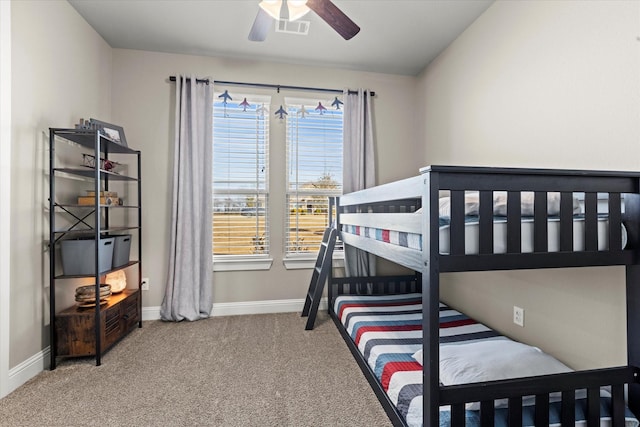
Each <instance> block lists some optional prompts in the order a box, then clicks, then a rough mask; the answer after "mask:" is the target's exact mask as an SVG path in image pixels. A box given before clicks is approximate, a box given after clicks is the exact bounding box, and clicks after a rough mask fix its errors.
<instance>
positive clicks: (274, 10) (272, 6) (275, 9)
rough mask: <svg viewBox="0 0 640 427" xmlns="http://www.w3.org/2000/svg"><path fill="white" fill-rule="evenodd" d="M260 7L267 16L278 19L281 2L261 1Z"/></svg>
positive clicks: (278, 0) (277, 0) (276, 0)
mask: <svg viewBox="0 0 640 427" xmlns="http://www.w3.org/2000/svg"><path fill="white" fill-rule="evenodd" d="M260 7H261V8H262V9H264V11H265V12H267V13H268V14H269V16H271V17H272V18H273V19H280V9H282V0H262V1H261V2H260Z"/></svg>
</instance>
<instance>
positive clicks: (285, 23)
mask: <svg viewBox="0 0 640 427" xmlns="http://www.w3.org/2000/svg"><path fill="white" fill-rule="evenodd" d="M310 24H311V22H309V21H301V20H296V21H289V20H287V19H278V20H277V21H276V32H278V33H287V34H298V35H301V36H306V35H307V34H309V25H310Z"/></svg>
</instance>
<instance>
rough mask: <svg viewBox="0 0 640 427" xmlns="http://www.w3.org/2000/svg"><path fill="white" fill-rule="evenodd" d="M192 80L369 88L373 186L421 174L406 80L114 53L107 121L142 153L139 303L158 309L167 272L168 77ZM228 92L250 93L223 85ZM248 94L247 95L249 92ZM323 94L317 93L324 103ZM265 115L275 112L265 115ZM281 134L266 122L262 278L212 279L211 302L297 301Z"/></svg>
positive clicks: (303, 275) (279, 99)
mask: <svg viewBox="0 0 640 427" xmlns="http://www.w3.org/2000/svg"><path fill="white" fill-rule="evenodd" d="M176 73H189V74H190V73H194V74H195V75H197V76H199V77H204V76H210V77H212V78H213V79H217V80H223V81H239V82H259V83H271V84H282V85H295V86H313V87H326V88H338V89H341V88H344V87H349V88H359V87H364V88H370V89H372V90H375V92H376V98H375V101H374V102H375V104H374V115H375V130H374V132H375V137H376V151H377V156H378V162H377V163H378V165H377V167H378V182H387V181H391V180H394V179H399V178H404V177H408V176H411V175H415V174H416V173H417V171H418V169H419V168H420V167H421V166H422V164H421V162H420V159H421V158H422V157H421V156H415V153H414V148H415V146H416V145H415V144H414V141H415V140H416V135H415V123H414V116H413V108H412V106H413V105H414V103H415V97H414V95H415V94H414V90H415V84H416V79H415V78H414V77H406V76H393V75H384V74H374V73H365V72H354V71H345V70H337V69H330V68H318V67H303V66H295V65H285V64H277V63H266V62H252V61H242V60H235V59H222V58H212V57H200V56H188V55H173V54H164V53H151V52H142V51H134V50H122V49H115V50H114V51H113V92H112V95H113V98H112V102H113V106H114V108H113V120H114V122H115V123H120V124H122V126H124V129H125V130H126V133H127V140H128V143H129V146H130V147H134V148H136V149H140V150H142V153H143V173H142V179H143V206H144V211H143V224H144V230H143V249H144V250H143V252H144V253H143V275H144V276H145V277H149V278H150V279H151V290H150V291H149V292H146V293H145V294H144V295H143V297H144V300H143V305H144V306H147V307H157V306H159V305H160V304H161V303H162V298H163V295H164V287H165V283H166V273H167V267H166V265H167V256H168V239H169V231H168V230H169V220H170V210H169V208H170V204H171V195H170V194H171V185H170V184H171V169H172V166H171V155H172V152H173V148H172V147H173V141H172V135H173V133H172V129H173V127H172V124H171V123H172V122H173V114H174V112H173V102H174V95H173V93H174V90H175V86H174V84H172V83H168V77H169V76H170V75H175V74H176ZM228 89H229V92H230V93H232V94H233V93H234V92H235V93H241V92H243V91H251V90H252V89H247V88H239V87H229V88H228ZM254 90H255V89H254ZM259 92H261V93H266V94H269V95H271V96H272V102H271V104H272V105H273V106H275V108H276V109H277V108H278V106H279V105H280V104H282V103H283V100H284V96H302V97H304V96H311V97H314V96H317V95H314V94H313V93H310V92H292V91H282V92H281V93H280V94H278V93H276V91H275V90H266V91H259ZM325 96H326V95H325ZM272 111H275V109H273V110H272ZM283 130H284V126H283V124H282V123H279V121H278V120H277V119H275V118H274V119H273V120H272V122H271V142H270V149H271V153H270V156H271V157H270V160H271V168H270V191H271V195H270V213H271V234H270V235H271V236H272V238H271V243H272V250H271V256H272V257H273V259H274V262H273V266H272V268H271V269H270V270H269V271H253V272H252V271H242V272H216V273H215V274H214V284H213V287H214V302H215V303H227V302H245V301H264V300H282V299H300V298H304V296H305V292H306V290H307V286H308V283H309V279H310V277H311V272H310V270H286V269H285V268H284V266H283V263H282V258H283V256H282V253H283V238H282V237H280V236H284V216H283V208H284V200H285V199H284V193H283V191H282V189H283V188H284V182H285V181H284V180H285V154H284V141H285V139H284V131H283Z"/></svg>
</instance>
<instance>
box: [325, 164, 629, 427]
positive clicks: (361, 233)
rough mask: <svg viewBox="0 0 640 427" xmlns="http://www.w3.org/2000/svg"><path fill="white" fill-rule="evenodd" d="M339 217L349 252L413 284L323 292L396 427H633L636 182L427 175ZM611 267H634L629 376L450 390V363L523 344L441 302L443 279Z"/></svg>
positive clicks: (343, 205)
mask: <svg viewBox="0 0 640 427" xmlns="http://www.w3.org/2000/svg"><path fill="white" fill-rule="evenodd" d="M470 198H471V199H472V200H471V201H470V200H469V199H470ZM498 199H501V201H500V200H498ZM576 199H579V200H578V202H577V203H576ZM603 200H604V202H603ZM443 202H444V203H443ZM603 203H604V206H603ZM336 211H337V218H336V224H335V227H336V229H337V230H338V234H339V236H340V238H341V240H342V241H343V242H344V243H345V244H347V245H351V246H353V247H356V248H359V249H361V250H364V251H366V252H369V253H372V254H375V255H377V256H379V257H382V258H386V259H388V260H390V261H393V262H395V263H397V264H400V265H402V266H404V267H407V268H409V269H411V270H413V271H414V272H415V274H413V275H406V276H388V277H383V276H381V277H348V278H345V277H333V276H331V275H330V277H329V281H328V283H329V288H328V298H329V313H330V315H331V317H332V319H333V321H334V323H335V324H336V326H337V328H338V329H339V331H340V333H341V335H342V336H343V338H344V340H345V342H346V343H347V345H348V347H349V349H350V350H351V352H352V354H353V355H354V357H355V359H356V361H357V362H358V365H359V366H360V368H361V369H362V371H363V373H364V375H365V377H366V378H367V380H368V381H369V383H370V384H371V387H372V388H373V390H374V392H375V393H376V395H377V397H378V399H379V400H380V402H381V404H382V406H383V407H384V409H385V411H386V413H387V414H388V416H389V418H390V420H391V421H392V423H393V424H394V425H395V426H407V425H410V426H413V425H423V426H436V425H451V426H464V425H465V423H466V425H467V426H468V425H473V424H475V423H477V425H481V426H493V425H509V426H521V425H523V420H524V425H536V426H539V425H555V424H557V425H563V426H566V425H574V424H576V425H582V423H583V422H584V423H585V425H588V426H594V425H601V424H600V423H601V421H603V420H604V424H608V423H610V424H611V425H614V426H623V425H625V423H626V425H637V420H636V419H635V418H634V415H633V414H634V413H635V414H640V387H639V384H638V373H639V372H640V336H638V335H637V333H636V330H637V325H640V259H639V257H638V249H639V248H640V172H613V171H587V170H556V169H516V168H487V167H456V166H430V167H425V168H423V169H421V170H420V175H418V176H415V177H412V178H409V179H405V180H401V181H397V182H392V183H389V184H384V185H380V186H377V187H374V188H370V189H366V190H362V191H358V192H354V193H350V194H346V195H344V196H342V197H340V198H339V200H338V201H337V209H336ZM609 265H619V266H624V267H625V269H626V311H627V365H626V366H619V367H612V368H604V369H594V370H587V371H572V370H570V369H568V368H566V366H565V367H564V368H563V367H562V366H564V365H562V366H560V367H559V366H555V368H552V369H551V370H550V371H548V372H547V371H542V373H536V372H535V371H533V373H531V372H528V373H525V375H528V376H522V375H514V376H516V377H517V378H513V377H510V376H506V377H501V379H497V380H496V379H492V378H490V379H487V378H483V377H480V378H481V379H480V380H479V382H464V381H463V382H462V383H459V382H452V381H453V380H449V379H447V381H444V380H443V375H444V376H448V375H450V372H447V373H445V372H444V369H443V370H442V371H441V360H440V359H441V356H442V355H444V354H445V353H446V357H450V356H451V355H454V356H455V357H457V354H458V353H460V351H461V349H462V348H463V347H464V346H470V347H469V349H470V351H472V352H474V354H480V353H481V352H482V351H487V349H489V350H490V349H498V350H497V351H498V352H502V351H503V350H502V349H504V348H505V347H504V346H507V347H509V346H514V347H515V346H518V345H524V344H521V343H516V342H514V341H512V340H510V339H508V338H506V337H503V336H501V335H500V334H498V333H496V332H495V331H492V330H491V329H490V328H487V327H486V326H485V325H482V324H478V323H477V322H475V320H473V319H469V318H468V317H466V316H465V315H464V314H463V313H459V312H456V311H455V310H452V309H451V308H450V307H447V306H445V305H444V304H442V303H441V302H440V289H439V287H440V274H442V273H447V272H462V271H487V270H516V269H540V268H562V267H586V266H609ZM358 316H359V317H358ZM385 316H387V317H385ZM450 322H454V323H450ZM451 325H453V326H455V327H453V328H451V329H446V328H447V327H450V326H451ZM360 328H361V329H360ZM443 328H445V329H443ZM465 328H467V329H465ZM469 328H470V329H469ZM454 330H455V331H454ZM452 331H453V332H452ZM456 331H457V332H456ZM385 334H390V335H385ZM456 335H459V336H456ZM365 336H366V337H368V338H366V337H365ZM469 337H471V338H469ZM398 338H399V339H400V341H399V342H395V341H393V339H398ZM467 339H471V342H469V343H467V342H462V344H464V346H458V345H449V346H446V345H444V344H446V343H450V344H451V343H452V342H453V343H455V344H461V341H465V340H467ZM376 345H378V346H379V348H376ZM441 345H442V347H441ZM509 348H511V347H509ZM519 350H520V348H518V351H519ZM536 350H537V349H536ZM509 351H510V350H509ZM509 351H506V353H508V352H509ZM524 351H527V352H530V349H529V348H526V349H524ZM476 352H478V353H476ZM536 357H537V356H536ZM447 360H449V359H447ZM387 362H390V363H388V364H387V365H385V363H387ZM558 363H560V362H558ZM389 366H391V368H389ZM565 368H566V369H565ZM447 369H448V368H447ZM545 369H546V368H545ZM398 372H400V375H395V374H396V373H398ZM398 378H400V380H399V379H398ZM403 378H404V379H403ZM398 381H400V383H398ZM402 381H407V382H408V383H407V384H404V386H403V384H402ZM441 381H442V382H441ZM445 384H446V385H445ZM403 387H404V388H403ZM625 394H626V400H627V402H628V403H627V404H625ZM402 395H405V396H404V397H406V395H410V400H409V401H405V402H404V403H403V402H402V399H403V396H402ZM416 398H417V399H416ZM604 424H603V425H604Z"/></svg>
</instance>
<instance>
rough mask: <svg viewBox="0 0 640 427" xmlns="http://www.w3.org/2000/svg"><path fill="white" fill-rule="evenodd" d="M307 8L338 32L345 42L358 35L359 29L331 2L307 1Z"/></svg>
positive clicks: (323, 0)
mask: <svg viewBox="0 0 640 427" xmlns="http://www.w3.org/2000/svg"><path fill="white" fill-rule="evenodd" d="M307 7H308V8H309V9H311V10H313V11H314V12H315V13H316V14H317V15H318V16H319V17H320V18H322V19H323V20H324V21H325V22H326V23H327V24H329V25H330V26H331V28H333V29H334V30H336V31H337V32H338V34H340V35H341V36H342V37H343V38H344V39H345V40H349V39H351V38H352V37H353V36H355V35H356V34H358V32H359V31H360V27H358V26H357V25H356V23H355V22H353V21H352V20H351V19H350V18H349V17H348V16H347V15H345V14H344V12H343V11H341V10H340V9H338V6H336V5H335V4H333V2H331V0H307Z"/></svg>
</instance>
